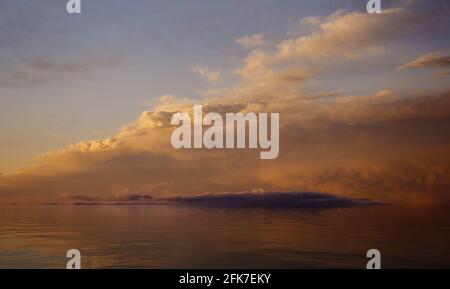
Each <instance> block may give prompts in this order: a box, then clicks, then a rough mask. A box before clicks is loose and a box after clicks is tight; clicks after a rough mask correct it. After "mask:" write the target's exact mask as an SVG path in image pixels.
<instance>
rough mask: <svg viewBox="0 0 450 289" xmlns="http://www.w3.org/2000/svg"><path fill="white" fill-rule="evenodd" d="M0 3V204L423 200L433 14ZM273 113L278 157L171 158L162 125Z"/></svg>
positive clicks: (439, 153)
mask: <svg viewBox="0 0 450 289" xmlns="http://www.w3.org/2000/svg"><path fill="white" fill-rule="evenodd" d="M365 4H366V3H365V1H356V0H347V1H324V0H319V1H299V0H297V1H286V0H283V1H268V0H259V1H200V0H196V1H193V0H192V1H189V0H187V1H143V0H137V1H132V2H130V3H128V2H125V1H112V0H108V1H106V0H97V1H82V14H81V15H69V14H67V13H66V12H65V1H51V0H39V1H25V0H5V1H2V2H1V4H0V8H1V9H0V27H1V28H0V160H1V162H0V174H1V175H0V202H2V201H3V202H25V201H59V200H67V199H70V198H72V197H75V198H77V197H79V196H88V197H89V198H99V199H114V198H117V196H119V197H120V196H123V195H127V194H136V193H137V194H144V195H145V194H150V195H158V196H166V195H186V194H188V195H192V194H202V193H221V192H243V191H257V192H259V191H283V192H284V191H317V192H323V193H330V194H336V195H345V196H352V197H364V198H366V197H367V198H371V199H376V200H387V201H393V202H394V201H400V202H404V201H408V202H414V203H440V202H446V201H447V199H448V189H449V188H450V167H449V163H450V162H449V157H450V151H449V147H450V146H449V137H448V136H447V133H446V132H447V131H448V129H449V126H450V122H449V120H450V119H449V116H450V87H449V84H448V83H449V77H450V59H449V57H450V56H449V53H450V38H449V37H448V36H449V34H450V33H449V32H450V28H449V27H450V25H449V24H450V23H449V22H450V17H449V16H450V4H448V1H440V0H438V1H426V0H398V1H383V13H381V14H378V15H369V14H367V12H366V10H365ZM195 103H197V104H204V105H206V106H207V107H208V109H209V110H211V111H220V112H225V111H227V112H238V111H241V112H253V111H254V112H279V113H280V119H281V121H280V122H281V123H280V125H281V128H280V138H281V147H280V157H279V158H278V159H276V160H273V161H262V160H259V158H258V153H256V152H254V153H253V152H252V151H200V150H198V151H186V150H182V151H176V150H174V149H173V148H172V147H171V146H170V133H171V131H172V130H173V128H172V127H171V126H170V116H171V115H172V113H174V112H177V111H187V112H189V111H190V110H191V109H192V106H193V104H195Z"/></svg>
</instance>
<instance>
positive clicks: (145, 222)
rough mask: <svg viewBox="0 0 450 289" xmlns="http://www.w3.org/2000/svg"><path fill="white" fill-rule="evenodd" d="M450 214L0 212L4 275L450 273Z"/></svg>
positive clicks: (377, 209) (395, 210)
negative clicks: (23, 271)
mask: <svg viewBox="0 0 450 289" xmlns="http://www.w3.org/2000/svg"><path fill="white" fill-rule="evenodd" d="M449 216H450V214H449V213H448V211H446V210H425V209H423V210H420V209H409V208H403V207H396V206H364V207H352V208H342V209H329V210H298V209H280V210H278V209H217V208H215V209H206V208H193V207H186V206H5V207H0V268H65V264H66V262H67V261H68V259H67V258H66V257H65V254H66V252H67V250H69V249H72V248H76V249H78V250H80V252H81V255H82V267H84V268H347V267H349V268H365V264H366V262H367V259H366V256H365V255H366V252H367V250H368V249H371V248H376V249H379V250H380V251H381V254H382V267H384V268H417V267H424V268H439V267H447V268H450V246H449V244H450V217H449Z"/></svg>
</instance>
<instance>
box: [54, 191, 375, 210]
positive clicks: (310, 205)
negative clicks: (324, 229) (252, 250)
mask: <svg viewBox="0 0 450 289" xmlns="http://www.w3.org/2000/svg"><path fill="white" fill-rule="evenodd" d="M50 204H53V205H77V206H78V205H131V204H133V205H187V206H198V207H207V208H217V207H220V208H266V209H331V208H341V207H351V206H361V205H380V204H381V203H377V202H373V201H370V200H367V199H352V198H344V197H337V196H332V195H329V194H321V193H312V192H237V193H218V194H201V195H192V196H172V197H159V198H158V197H157V198H154V197H152V196H151V195H149V194H124V195H119V196H116V197H113V198H109V199H101V198H92V197H90V196H80V195H69V194H63V195H61V197H60V202H53V203H50Z"/></svg>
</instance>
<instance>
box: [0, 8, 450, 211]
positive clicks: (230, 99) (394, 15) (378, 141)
mask: <svg viewBox="0 0 450 289" xmlns="http://www.w3.org/2000/svg"><path fill="white" fill-rule="evenodd" d="M372 16H373V15H372ZM372 16H370V15H367V14H366V13H347V12H342V11H339V12H336V13H334V14H332V15H330V16H329V17H324V18H323V19H322V22H321V24H320V25H319V27H317V28H316V30H314V31H313V32H311V34H309V35H306V36H301V37H297V38H290V37H289V38H287V39H284V40H281V41H280V42H279V44H278V46H277V47H276V48H275V49H274V50H273V51H271V50H263V49H262V48H256V49H253V50H252V51H250V52H249V55H248V56H247V57H246V58H245V59H244V61H243V62H244V63H243V65H242V66H241V68H240V69H238V72H239V75H240V76H242V78H241V79H240V82H238V83H237V84H236V85H234V86H231V87H225V88H220V89H214V90H210V91H208V92H206V93H205V94H204V95H203V96H202V98H201V100H200V101H198V103H202V104H203V105H204V111H215V112H218V113H222V114H223V113H226V112H243V113H247V112H256V113H258V112H278V113H280V134H281V135H280V140H281V142H280V156H279V158H277V159H276V160H272V161H263V160H260V159H259V153H258V152H256V151H251V150H206V149H203V150H200V149H199V150H176V149H174V148H173V147H172V146H171V144H170V135H171V133H172V132H173V129H174V128H173V127H171V126H170V118H171V116H172V115H173V113H175V112H180V111H183V112H187V113H190V114H192V106H193V104H194V101H193V100H192V99H181V98H177V97H175V96H163V97H162V98H161V99H160V101H159V102H158V103H156V104H155V106H154V108H153V110H152V111H145V112H143V113H142V114H141V116H140V117H139V118H138V119H137V120H136V121H135V122H133V123H131V124H129V125H126V126H124V127H122V128H121V129H120V130H119V131H118V133H117V134H116V135H114V136H112V137H111V138H107V139H102V140H92V141H84V142H80V143H78V144H75V145H72V146H69V147H67V148H64V149H62V150H60V151H52V152H49V153H47V154H45V155H43V156H41V157H40V158H38V159H37V160H36V161H35V162H34V163H33V165H32V166H29V167H25V168H23V169H21V170H19V171H17V172H16V173H14V174H9V175H4V176H2V177H1V178H0V196H1V202H14V201H18V200H21V201H23V202H27V201H28V202H55V200H59V198H60V196H61V194H69V195H70V196H80V195H86V196H89V197H90V198H93V199H92V200H91V201H90V203H92V202H103V201H104V200H116V202H125V203H129V202H152V201H154V200H153V199H151V198H150V196H151V197H152V198H158V199H164V198H165V199H167V200H169V199H170V198H172V197H174V196H176V197H178V198H181V197H185V198H188V199H189V197H190V196H197V195H199V194H205V193H207V194H208V196H209V197H208V198H211V196H212V195H213V194H218V193H223V192H244V191H251V190H253V189H254V188H263V189H264V191H268V192H320V193H329V194H333V195H336V196H338V197H339V198H349V199H360V198H369V199H373V200H381V201H387V202H414V203H424V202H430V203H448V202H449V201H450V198H449V195H448V188H449V187H450V165H449V164H450V154H449V147H450V136H449V135H448V134H447V133H445V132H447V131H449V130H450V91H449V90H448V89H447V90H442V91H441V92H438V91H437V89H433V90H431V91H430V92H428V93H425V92H422V93H418V92H415V91H413V92H409V93H407V92H403V93H398V92H395V91H394V90H391V89H388V88H384V87H380V88H379V89H378V90H376V91H374V92H373V93H367V94H352V93H350V92H349V91H347V90H343V91H337V92H333V91H331V92H328V91H323V90H322V91H313V92H307V91H305V90H304V89H303V86H302V85H303V84H304V83H305V82H307V81H309V80H310V79H312V78H314V77H316V76H317V75H320V74H321V73H322V72H323V71H324V70H326V69H327V68H328V65H331V64H329V63H330V62H346V61H349V60H351V61H358V60H361V59H364V58H370V57H371V56H372V55H373V54H374V53H381V52H385V51H387V50H388V49H387V48H386V47H384V45H387V44H388V43H389V42H390V41H395V39H397V38H398V37H402V36H404V35H405V34H406V35H410V32H411V31H412V30H414V27H416V26H417V25H419V27H420V25H424V24H423V23H422V24H421V22H420V21H419V20H420V18H419V19H418V18H417V17H412V15H411V12H410V11H409V10H406V9H403V8H402V9H392V10H386V12H385V13H382V14H381V15H376V16H373V17H372ZM413 20H414V21H416V22H414V21H413ZM414 25H416V26H414ZM386 27H388V28H386ZM381 44H383V47H382V46H380V45H381ZM201 71H203V72H205V71H209V70H204V69H203V70H201ZM197 72H198V71H197ZM206 74H208V73H206ZM219 79H220V77H219ZM130 192H131V193H130ZM148 192H151V195H150V194H149V193H148ZM118 196H119V197H120V198H122V199H121V200H117V198H118ZM127 196H128V197H127ZM130 196H131V197H130ZM231 199H233V198H231ZM269 199H270V198H269ZM196 200H198V199H196ZM200 200H202V199H201V198H200ZM203 200H204V199H203ZM214 200H216V199H214ZM75 201H76V202H86V201H87V200H83V199H78V200H75ZM218 202H219V201H218ZM219 203H220V202H219Z"/></svg>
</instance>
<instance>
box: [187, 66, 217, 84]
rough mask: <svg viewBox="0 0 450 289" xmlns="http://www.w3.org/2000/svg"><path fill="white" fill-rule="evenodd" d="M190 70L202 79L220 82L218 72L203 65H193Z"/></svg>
mask: <svg viewBox="0 0 450 289" xmlns="http://www.w3.org/2000/svg"><path fill="white" fill-rule="evenodd" d="M192 71H193V72H195V73H197V74H198V75H199V76H200V77H201V78H202V79H203V80H205V81H207V82H209V83H218V82H222V78H221V75H220V72H218V71H214V70H211V69H209V68H208V67H204V66H195V67H193V68H192Z"/></svg>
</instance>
